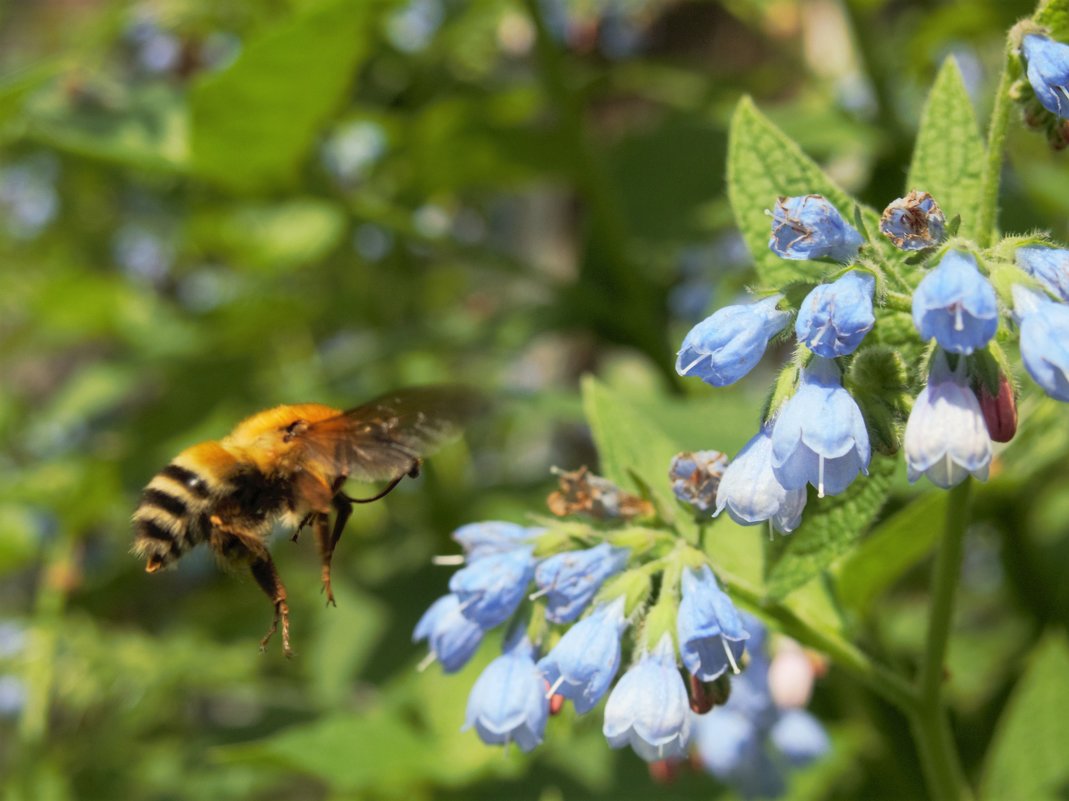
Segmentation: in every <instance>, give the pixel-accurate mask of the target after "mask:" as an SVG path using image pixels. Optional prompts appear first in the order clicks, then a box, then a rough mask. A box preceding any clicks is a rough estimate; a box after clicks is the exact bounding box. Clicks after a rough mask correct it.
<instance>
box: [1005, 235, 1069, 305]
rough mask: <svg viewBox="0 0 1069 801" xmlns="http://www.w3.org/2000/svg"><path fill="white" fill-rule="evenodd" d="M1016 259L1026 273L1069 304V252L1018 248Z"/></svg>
mask: <svg viewBox="0 0 1069 801" xmlns="http://www.w3.org/2000/svg"><path fill="white" fill-rule="evenodd" d="M1014 258H1015V259H1016V261H1017V266H1019V267H1020V268H1021V269H1022V270H1024V271H1025V272H1026V273H1028V274H1029V275H1031V276H1032V277H1033V278H1035V279H1036V280H1038V281H1039V282H1040V283H1041V284H1043V286H1045V287H1046V288H1047V289H1049V290H1050V292H1051V294H1053V295H1056V296H1057V297H1059V298H1060V299H1061V300H1063V301H1066V302H1069V250H1063V249H1061V248H1017V252H1016V253H1015V254H1014Z"/></svg>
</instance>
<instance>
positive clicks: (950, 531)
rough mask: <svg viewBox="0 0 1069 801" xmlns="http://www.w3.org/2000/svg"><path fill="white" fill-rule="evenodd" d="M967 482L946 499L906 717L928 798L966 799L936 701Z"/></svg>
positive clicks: (955, 583)
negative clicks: (913, 696) (913, 703)
mask: <svg viewBox="0 0 1069 801" xmlns="http://www.w3.org/2000/svg"><path fill="white" fill-rule="evenodd" d="M971 484H972V481H971V479H968V478H967V479H966V480H965V481H963V482H962V483H961V484H959V485H958V486H956V487H954V488H953V489H952V490H951V491H950V494H949V497H948V499H947V513H946V521H945V529H944V532H943V542H942V544H941V546H940V548H939V553H938V554H937V556H936V560H935V567H934V569H933V575H932V612H931V617H930V619H929V623H928V636H927V647H926V648H925V654H924V663H923V664H922V665H921V671H920V676H919V677H918V681H917V692H918V694H919V698H920V705H919V707H918V708H917V709H916V710H915V712H914V714H913V715H912V716H911V720H910V722H911V724H912V726H913V733H914V737H915V738H916V740H917V747H918V751H919V752H920V756H921V764H922V766H923V767H924V775H925V780H926V782H927V783H928V788H929V791H930V793H931V796H932V798H934V799H937V800H938V801H951V800H953V801H960V799H963V798H967V797H969V795H970V793H969V790H968V787H967V786H966V784H965V778H964V773H963V771H962V769H961V764H960V761H959V759H958V754H957V750H956V748H955V746H954V739H953V736H952V734H951V731H950V723H949V721H948V720H947V713H946V708H945V703H944V701H943V697H942V691H943V674H944V665H945V663H946V653H947V646H948V645H949V642H950V631H951V628H952V622H953V618H954V600H955V596H956V594H957V588H958V580H959V578H960V575H961V559H962V553H963V551H964V541H965V528H966V524H967V523H968V518H969V495H970V490H971Z"/></svg>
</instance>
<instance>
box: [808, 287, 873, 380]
mask: <svg viewBox="0 0 1069 801" xmlns="http://www.w3.org/2000/svg"><path fill="white" fill-rule="evenodd" d="M875 289H876V279H875V278H873V277H872V275H870V274H869V273H865V272H861V271H859V270H851V271H850V272H848V273H847V274H846V275H844V276H842V277H841V278H839V279H838V280H837V281H835V282H833V283H830V284H821V285H820V286H818V287H815V288H814V289H813V290H811V291H810V293H809V294H808V295H806V296H805V300H803V301H802V306H801V308H799V309H798V319H797V320H795V323H794V332H795V334H796V335H797V336H798V341H799V342H801V343H802V344H804V345H805V346H806V347H807V348H809V349H810V350H811V351H813V352H814V353H816V354H817V355H819V356H823V357H825V358H827V359H833V358H835V357H836V356H847V355H849V354H851V353H853V352H854V351H855V350H857V346H858V345H860V344H861V340H862V339H864V338H865V334H867V333H868V332H869V331H871V330H872V326H873V325H875V323H876V317H875V316H874V315H873V313H872V293H873V291H875Z"/></svg>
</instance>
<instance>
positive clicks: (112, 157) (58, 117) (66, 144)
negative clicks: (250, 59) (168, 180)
mask: <svg viewBox="0 0 1069 801" xmlns="http://www.w3.org/2000/svg"><path fill="white" fill-rule="evenodd" d="M27 105H28V108H27V118H28V135H29V136H31V137H33V138H35V139H37V140H39V141H41V142H44V143H45V144H48V145H51V146H52V147H55V148H58V149H60V150H65V151H67V152H70V153H74V154H76V155H79V156H83V157H85V158H91V159H98V160H100V161H106V162H112V163H116V164H123V165H131V166H134V167H142V168H147V169H152V170H163V171H170V172H173V171H181V170H184V169H185V167H186V164H187V161H188V155H189V118H188V113H187V108H186V104H185V98H184V97H183V96H182V95H181V94H180V93H179V92H178V91H177V90H175V89H174V88H172V87H170V86H163V85H151V86H144V87H140V88H137V89H134V90H132V91H130V92H129V93H120V94H114V93H102V94H101V95H100V96H97V95H86V96H85V97H82V98H80V99H79V98H78V97H71V96H70V94H69V93H68V92H67V91H65V90H64V89H63V87H61V86H58V85H57V86H55V87H53V88H52V89H51V91H46V92H43V93H41V94H40V95H39V96H35V97H34V98H33V99H32V100H31V101H29V102H28V104H27Z"/></svg>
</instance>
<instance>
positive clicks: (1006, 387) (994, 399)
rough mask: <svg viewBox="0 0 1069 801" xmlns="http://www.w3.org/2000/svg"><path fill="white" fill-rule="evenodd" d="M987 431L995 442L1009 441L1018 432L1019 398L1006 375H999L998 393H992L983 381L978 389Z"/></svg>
mask: <svg viewBox="0 0 1069 801" xmlns="http://www.w3.org/2000/svg"><path fill="white" fill-rule="evenodd" d="M977 397H978V399H979V401H980V411H981V412H983V415H984V423H986V424H987V433H988V434H990V435H991V439H993V440H994V441H995V442H1009V441H1010V440H1011V439H1013V435H1014V434H1016V433H1017V398H1016V397H1014V394H1013V387H1012V386H1010V381H1009V379H1008V378H1006V376H1004V375H1000V376H999V377H998V394H996V395H992V394H991V392H990V391H988V389H987V385H986V384H984V383H983V382H982V381H981V382H980V387H979V389H978V390H977Z"/></svg>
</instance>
